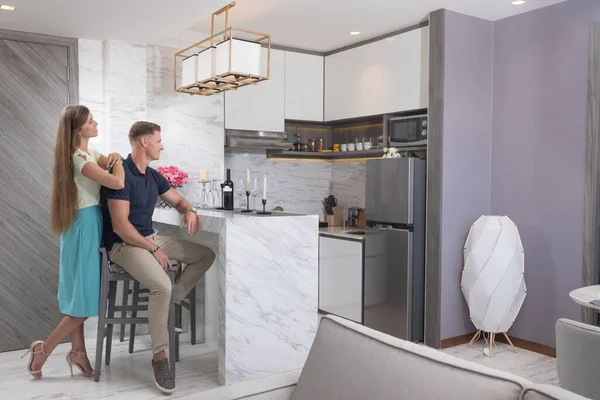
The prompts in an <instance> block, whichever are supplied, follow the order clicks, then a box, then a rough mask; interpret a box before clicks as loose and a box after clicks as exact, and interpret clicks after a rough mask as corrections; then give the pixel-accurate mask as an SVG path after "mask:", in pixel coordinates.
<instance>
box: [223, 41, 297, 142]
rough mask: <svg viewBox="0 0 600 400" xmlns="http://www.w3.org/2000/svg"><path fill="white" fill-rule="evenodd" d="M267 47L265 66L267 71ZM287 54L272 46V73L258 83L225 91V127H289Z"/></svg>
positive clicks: (281, 129) (266, 128)
mask: <svg viewBox="0 0 600 400" xmlns="http://www.w3.org/2000/svg"><path fill="white" fill-rule="evenodd" d="M266 53H267V50H266V49H264V48H263V49H262V54H263V57H262V70H264V71H265V72H266V59H267V58H266ZM284 113H285V54H284V52H283V51H280V50H273V49H271V77H270V79H269V80H268V81H263V82H259V83H258V84H256V85H248V86H244V87H242V88H240V89H238V90H230V91H227V92H225V128H226V129H242V130H253V131H275V132H283V131H284V130H285V114H284Z"/></svg>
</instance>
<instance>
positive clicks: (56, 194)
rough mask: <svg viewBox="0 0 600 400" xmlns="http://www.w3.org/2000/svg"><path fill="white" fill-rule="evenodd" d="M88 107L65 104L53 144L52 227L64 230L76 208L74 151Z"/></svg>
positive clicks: (55, 230) (78, 141)
mask: <svg viewBox="0 0 600 400" xmlns="http://www.w3.org/2000/svg"><path fill="white" fill-rule="evenodd" d="M89 115H90V110H89V109H88V108H87V107H85V106H67V107H65V108H64V110H63V111H62V113H61V115H60V120H59V121H58V128H57V130H56V144H55V146H54V169H53V184H52V208H51V218H52V219H51V221H52V222H51V228H52V231H53V232H55V233H58V234H60V233H63V232H65V231H66V230H67V229H69V228H70V227H71V225H73V220H74V219H75V211H76V210H77V186H75V178H74V171H73V153H74V152H75V150H76V149H77V147H79V144H80V141H81V138H80V136H79V131H80V129H81V127H82V126H83V125H84V124H85V123H86V121H87V119H88V117H89Z"/></svg>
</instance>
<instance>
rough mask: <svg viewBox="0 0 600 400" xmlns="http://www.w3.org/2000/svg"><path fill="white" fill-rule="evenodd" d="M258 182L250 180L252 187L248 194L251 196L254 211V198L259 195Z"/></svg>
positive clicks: (257, 180)
mask: <svg viewBox="0 0 600 400" xmlns="http://www.w3.org/2000/svg"><path fill="white" fill-rule="evenodd" d="M260 190H261V187H260V180H259V179H258V178H254V179H252V186H251V189H250V194H251V195H252V209H254V210H256V196H258V195H259V194H260Z"/></svg>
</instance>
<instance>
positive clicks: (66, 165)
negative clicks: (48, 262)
mask: <svg viewBox="0 0 600 400" xmlns="http://www.w3.org/2000/svg"><path fill="white" fill-rule="evenodd" d="M96 136H98V123H97V122H96V121H94V117H93V116H92V113H91V112H90V110H89V109H88V108H87V107H84V106H68V107H66V108H65V109H64V110H63V112H62V114H61V116H60V120H59V122H58V129H57V132H56V145H55V148H54V171H53V174H54V184H53V187H52V211H51V213H52V230H53V231H54V232H55V233H58V234H60V235H61V236H60V271H59V282H58V304H59V307H60V312H61V313H62V314H64V315H65V316H64V317H63V319H62V320H61V321H60V323H59V324H58V326H57V327H56V328H55V329H54V331H53V332H52V333H51V334H50V336H48V338H47V339H46V340H45V341H41V340H38V341H35V342H33V343H32V344H31V346H30V347H29V350H28V351H27V353H25V354H24V355H23V357H25V355H27V354H28V353H31V356H30V358H29V362H28V363H27V371H28V372H29V373H30V374H31V375H32V376H33V377H34V378H36V379H40V378H41V377H42V366H43V365H44V363H45V362H46V359H47V358H48V356H49V355H50V354H51V353H52V351H53V350H54V348H55V347H56V346H57V345H58V344H59V343H60V342H61V341H62V340H63V339H64V338H66V337H67V335H70V336H71V350H69V352H68V353H67V364H68V365H69V368H70V370H71V376H73V366H75V367H77V368H78V369H79V370H80V371H81V373H82V374H83V375H84V376H86V377H91V376H93V375H94V370H93V369H92V366H91V365H90V361H89V359H88V357H87V354H86V350H85V342H84V339H83V323H84V322H85V320H86V319H87V318H88V317H95V316H97V315H98V302H99V294H100V253H99V252H98V248H99V247H100V238H101V235H102V216H101V211H100V205H99V204H100V187H101V186H106V187H108V188H111V189H122V188H123V187H124V181H125V173H124V171H123V165H122V158H121V156H120V155H119V154H117V153H112V154H110V155H109V156H108V157H105V156H103V155H102V154H100V153H98V152H96V151H94V150H92V149H89V148H88V142H89V140H90V138H93V137H96ZM110 168H112V169H113V173H112V174H110V173H108V172H106V170H107V169H110Z"/></svg>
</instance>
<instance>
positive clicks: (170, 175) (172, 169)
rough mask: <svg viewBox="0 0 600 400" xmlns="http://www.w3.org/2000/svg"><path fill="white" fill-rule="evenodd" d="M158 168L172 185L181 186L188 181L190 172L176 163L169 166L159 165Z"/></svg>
mask: <svg viewBox="0 0 600 400" xmlns="http://www.w3.org/2000/svg"><path fill="white" fill-rule="evenodd" d="M156 170H157V171H158V173H160V174H161V175H162V176H164V177H165V179H166V180H167V182H169V185H171V187H181V186H183V185H185V184H186V183H188V174H186V173H185V172H183V171H182V170H180V169H179V168H177V167H176V166H174V165H169V166H168V167H158V168H156Z"/></svg>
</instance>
